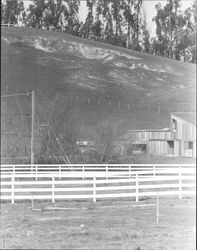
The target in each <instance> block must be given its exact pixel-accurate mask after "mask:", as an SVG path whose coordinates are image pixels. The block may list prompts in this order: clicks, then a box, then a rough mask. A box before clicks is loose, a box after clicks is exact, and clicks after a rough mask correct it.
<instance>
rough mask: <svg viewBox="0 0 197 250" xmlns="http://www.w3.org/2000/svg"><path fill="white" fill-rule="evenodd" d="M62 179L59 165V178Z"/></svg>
mask: <svg viewBox="0 0 197 250" xmlns="http://www.w3.org/2000/svg"><path fill="white" fill-rule="evenodd" d="M60 179H61V165H59V180H60Z"/></svg>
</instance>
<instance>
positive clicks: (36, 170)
mask: <svg viewBox="0 0 197 250" xmlns="http://www.w3.org/2000/svg"><path fill="white" fill-rule="evenodd" d="M37 172H38V165H36V181H37V180H38V173H37Z"/></svg>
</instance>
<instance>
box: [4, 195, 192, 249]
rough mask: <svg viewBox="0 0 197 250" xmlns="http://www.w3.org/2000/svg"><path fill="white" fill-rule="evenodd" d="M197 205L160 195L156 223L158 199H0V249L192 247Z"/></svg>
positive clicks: (187, 200) (188, 200)
mask: <svg viewBox="0 0 197 250" xmlns="http://www.w3.org/2000/svg"><path fill="white" fill-rule="evenodd" d="M195 204H196V202H195V200H194V199H193V198H189V197H187V198H186V197H185V198H183V199H182V200H179V199H178V198H177V197H172V198H168V199H167V198H160V199H159V223H158V224H157V220H156V218H157V217H156V211H157V206H156V198H151V199H144V200H141V201H139V202H138V203H136V202H135V201H132V200H128V199H127V200H123V199H122V200H114V201H113V200H111V201H109V200H108V201H98V202H96V203H93V202H91V201H81V202H76V201H63V202H62V201H61V202H55V203H54V204H52V203H51V202H38V201H35V202H34V204H33V207H34V210H32V203H31V202H28V201H26V202H17V203H15V204H10V203H8V202H7V203H1V228H0V249H8V248H9V249H106V250H107V249H129V250H145V249H146V250H157V249H158V250H164V249H165V250H171V249H173V250H176V249H177V250H186V249H188V250H193V249H195V244H196V243H195V235H196V224H195V221H196V218H195V217H196V212H195V211H196V210H195V208H196V207H195ZM50 208H53V210H52V209H50ZM54 208H56V209H55V210H54ZM59 208H63V209H61V210H60V209H59Z"/></svg>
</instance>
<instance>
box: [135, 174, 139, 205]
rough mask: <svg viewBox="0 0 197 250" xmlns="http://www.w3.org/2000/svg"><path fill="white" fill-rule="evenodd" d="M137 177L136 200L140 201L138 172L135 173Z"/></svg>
mask: <svg viewBox="0 0 197 250" xmlns="http://www.w3.org/2000/svg"><path fill="white" fill-rule="evenodd" d="M135 179H136V202H138V201H139V197H138V192H139V187H138V185H139V182H138V174H136V175H135Z"/></svg>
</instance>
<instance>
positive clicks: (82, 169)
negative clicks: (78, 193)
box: [82, 165, 85, 180]
mask: <svg viewBox="0 0 197 250" xmlns="http://www.w3.org/2000/svg"><path fill="white" fill-rule="evenodd" d="M82 171H83V180H84V172H85V169H84V165H83V166H82Z"/></svg>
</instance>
